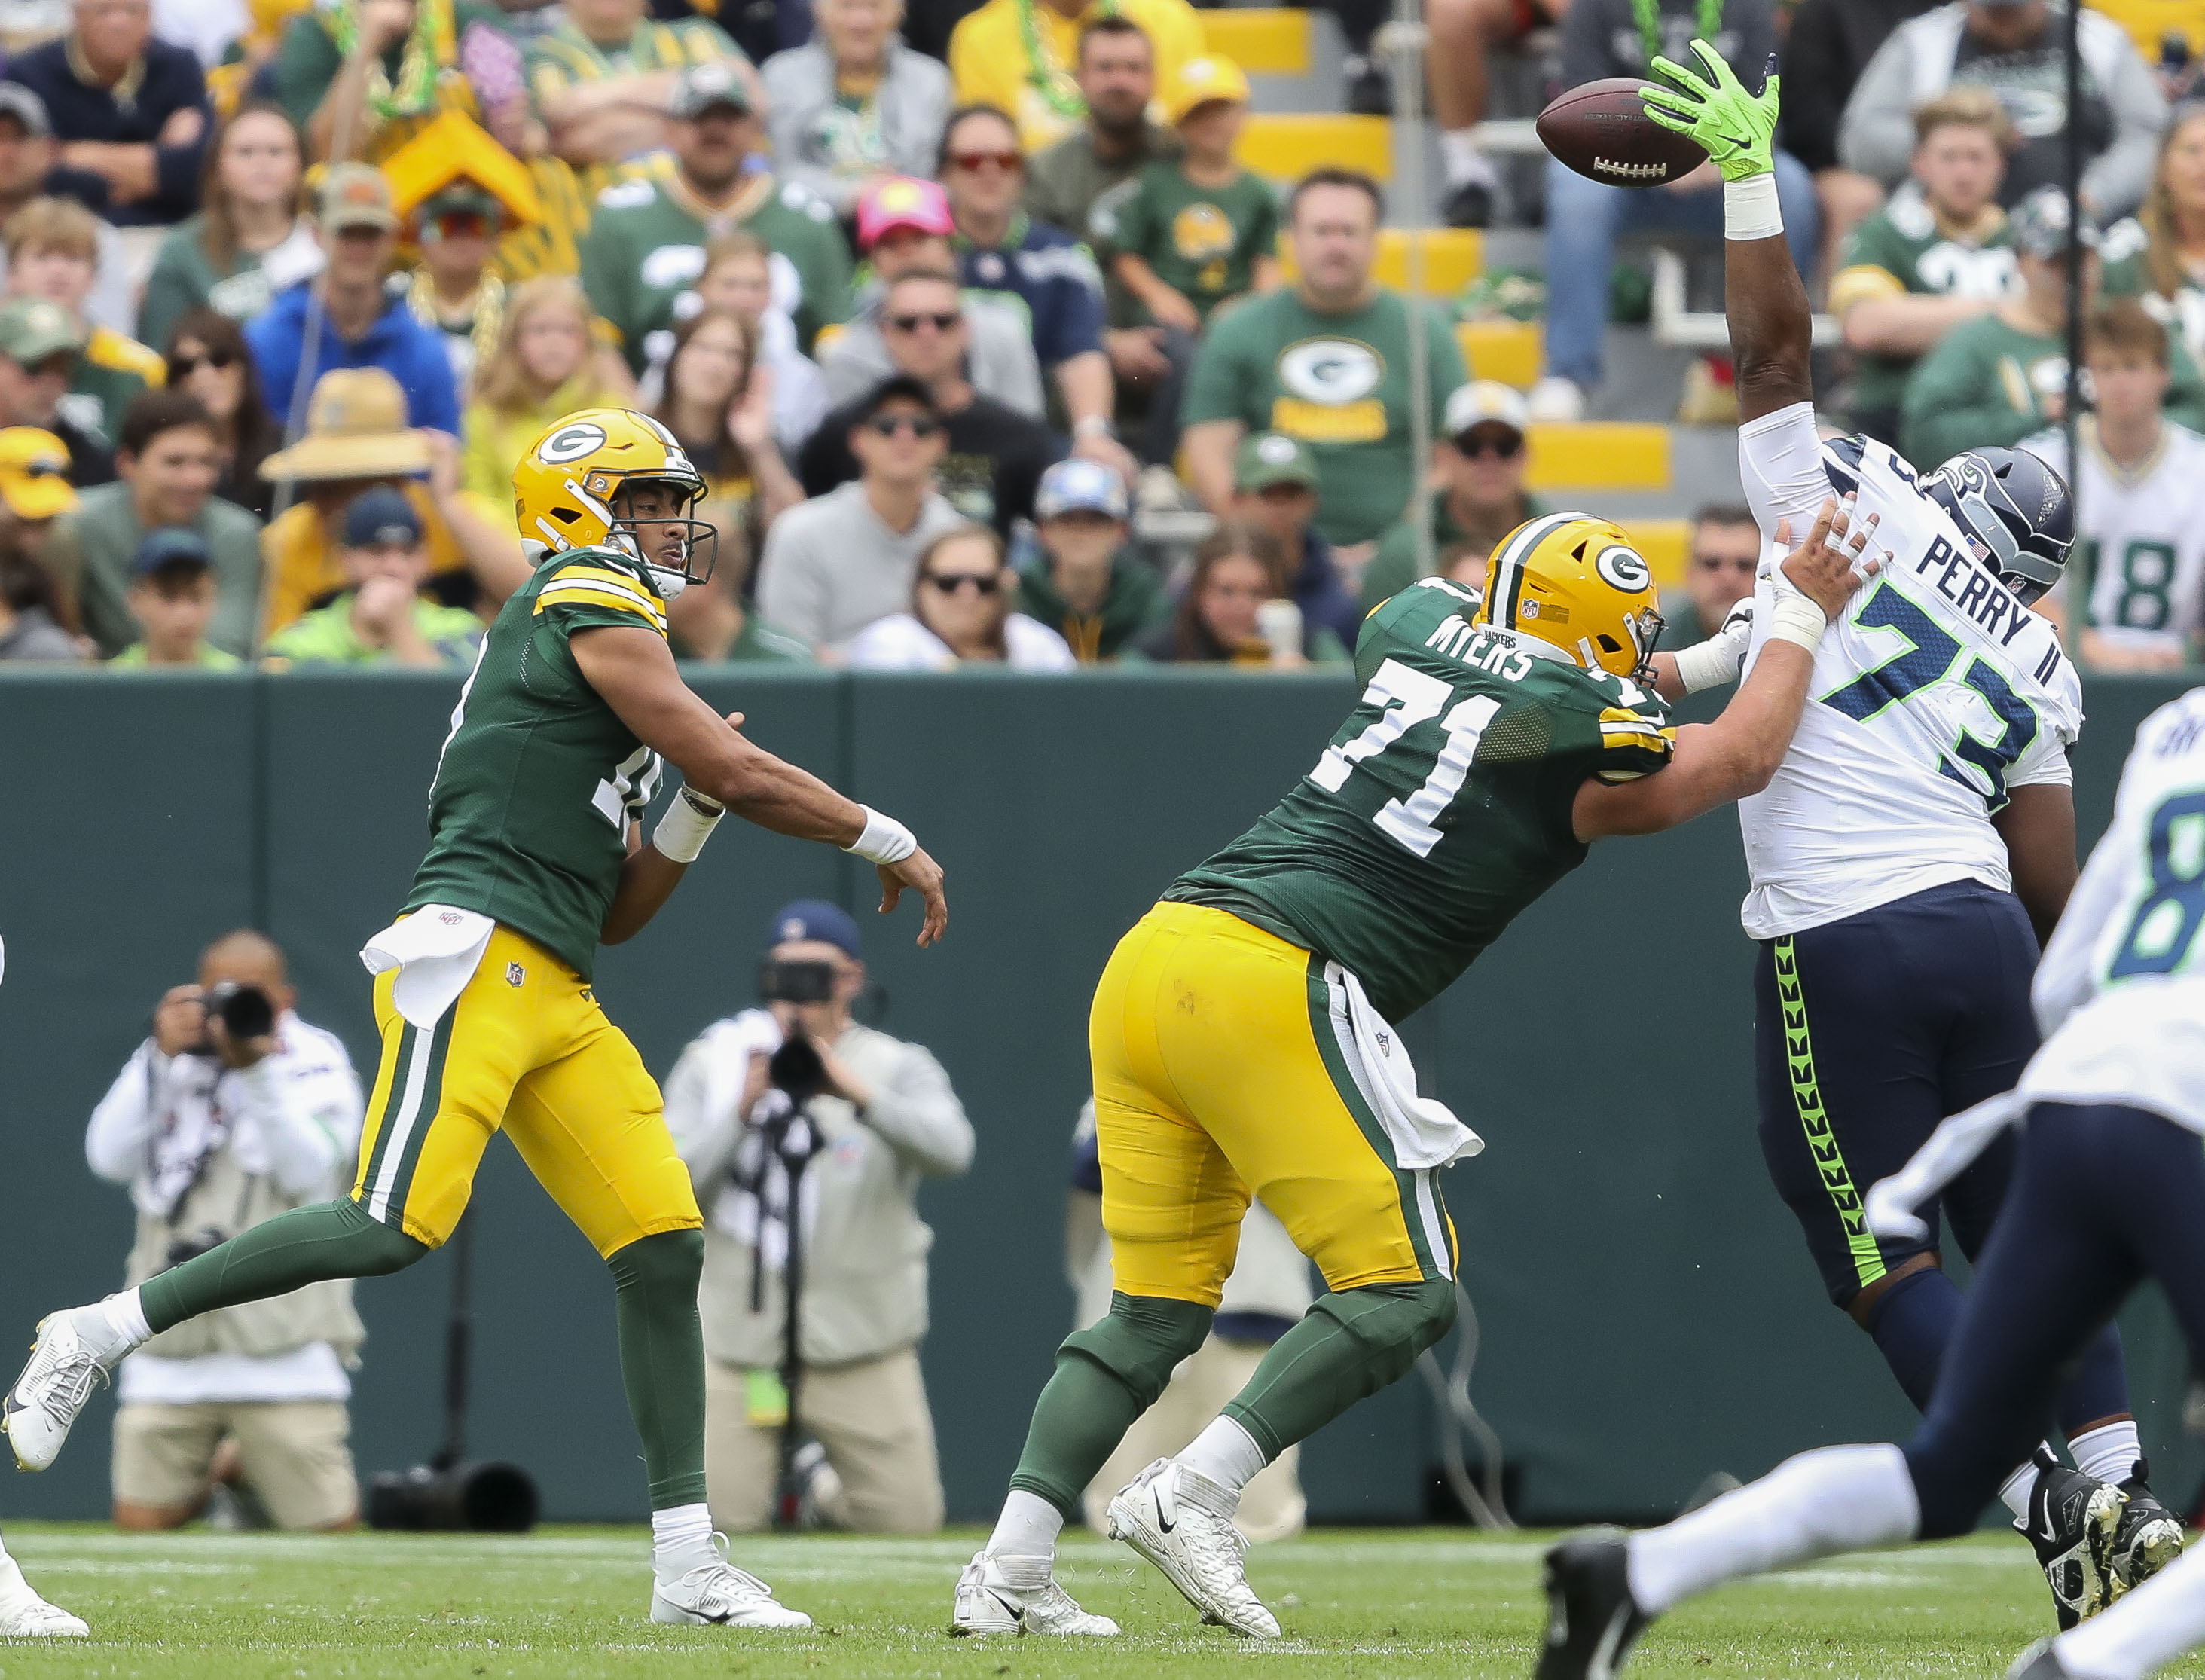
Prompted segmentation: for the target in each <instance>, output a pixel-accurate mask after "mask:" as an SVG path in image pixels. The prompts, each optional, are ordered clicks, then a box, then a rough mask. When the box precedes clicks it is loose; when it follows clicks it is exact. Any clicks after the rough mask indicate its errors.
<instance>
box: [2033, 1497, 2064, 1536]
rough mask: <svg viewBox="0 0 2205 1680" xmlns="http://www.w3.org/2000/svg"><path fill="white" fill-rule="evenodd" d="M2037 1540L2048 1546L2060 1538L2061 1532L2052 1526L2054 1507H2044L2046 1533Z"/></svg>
mask: <svg viewBox="0 0 2205 1680" xmlns="http://www.w3.org/2000/svg"><path fill="white" fill-rule="evenodd" d="M2036 1538H2037V1539H2039V1540H2044V1541H2046V1542H2047V1544H2048V1543H2051V1542H2053V1541H2056V1540H2058V1539H2059V1530H2058V1529H2055V1528H2053V1526H2052V1507H2051V1506H2050V1505H2047V1506H2045V1507H2044V1532H2043V1533H2042V1534H2041V1535H2037V1536H2036Z"/></svg>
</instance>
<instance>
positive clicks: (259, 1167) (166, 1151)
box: [84, 930, 366, 1529]
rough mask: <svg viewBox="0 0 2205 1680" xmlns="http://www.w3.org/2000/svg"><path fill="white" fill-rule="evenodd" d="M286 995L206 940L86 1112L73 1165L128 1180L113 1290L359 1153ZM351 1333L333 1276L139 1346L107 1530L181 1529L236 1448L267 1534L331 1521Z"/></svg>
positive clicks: (338, 1055)
mask: <svg viewBox="0 0 2205 1680" xmlns="http://www.w3.org/2000/svg"><path fill="white" fill-rule="evenodd" d="M294 1000H295V994H294V992H293V991H292V989H291V987H290V985H289V983H288V979H287V977H286V975H285V972H284V965H283V953H282V952H281V951H279V950H278V949H277V948H276V946H275V945H274V943H273V942H272V941H270V940H268V939H266V938H265V937H264V936H263V935H259V934H257V933H253V932H250V931H246V930H241V931H239V932H236V933H230V934H225V935H223V937H222V938H220V939H218V940H217V941H215V942H214V943H213V944H212V945H210V946H209V947H207V948H206V950H205V952H204V953H201V955H200V957H199V982H198V983H197V984H196V985H190V986H175V987H171V988H169V992H168V993H167V994H166V995H165V996H163V998H162V1000H161V1001H160V1003H159V1004H158V1006H156V1007H155V1009H154V1011H153V1031H152V1036H151V1037H149V1038H148V1039H146V1042H144V1043H143V1044H141V1045H140V1046H139V1047H138V1049H137V1052H136V1054H134V1055H133V1056H132V1057H131V1058H130V1060H128V1062H127V1063H125V1064H124V1065H123V1068H122V1072H121V1073H119V1074H117V1075H116V1080H115V1083H114V1084H113V1085H112V1086H111V1087H110V1089H109V1090H108V1093H107V1095H106V1096H105V1097H104V1098H103V1099H102V1100H101V1101H100V1104H99V1107H97V1108H95V1109H94V1110H93V1111H92V1125H91V1127H90V1129H89V1130H88V1131H86V1134H85V1140H84V1152H85V1158H86V1161H89V1162H90V1163H91V1166H92V1171H93V1172H96V1173H98V1175H99V1176H100V1177H101V1178H105V1179H108V1180H109V1181H110V1182H111V1183H114V1184H128V1186H129V1187H130V1197H131V1200H132V1202H134V1203H135V1204H136V1206H137V1209H138V1232H137V1239H136V1241H135V1243H134V1244H133V1246H132V1248H131V1250H130V1260H129V1273H130V1275H129V1278H128V1283H129V1284H131V1285H135V1284H138V1283H140V1282H142V1281H143V1280H144V1279H147V1278H150V1277H152V1275H153V1274H154V1273H157V1272H160V1271H162V1270H164V1269H165V1268H167V1267H170V1266H174V1265H176V1264H178V1263H179V1262H181V1261H185V1260H188V1259H190V1258H192V1257H193V1256H195V1255H199V1254H203V1253H205V1251H206V1250H209V1249H211V1248H212V1247H214V1246H215V1245H216V1244H217V1243H221V1242H223V1241H225V1240H226V1239H228V1238H231V1237H234V1236H235V1235H236V1234H237V1233H238V1232H241V1231H244V1230H246V1229H247V1228H249V1227H250V1226H256V1225H259V1224H260V1223H262V1222H263V1221H264V1220H269V1219H271V1218H273V1217H274V1216H275V1215H276V1214H281V1213H283V1212H286V1211H288V1209H290V1208H296V1207H300V1206H302V1205H304V1204H305V1203H307V1202H322V1201H327V1200H328V1199H329V1198H330V1197H331V1196H338V1195H342V1193H343V1190H344V1183H345V1181H346V1180H347V1179H348V1178H349V1177H350V1176H351V1173H352V1169H353V1165H354V1161H355V1160H356V1159H357V1158H358V1155H359V1151H360V1124H361V1120H362V1115H363V1104H362V1101H361V1097H360V1080H359V1078H358V1077H357V1076H356V1075H355V1074H354V1072H353V1066H352V1060H351V1058H349V1057H348V1056H347V1055H346V1054H345V1048H344V1046H343V1045H342V1043H340V1042H338V1041H337V1039H336V1036H334V1035H333V1034H330V1033H328V1032H324V1030H322V1029H321V1028H319V1027H312V1026H308V1025H307V1024H306V1023H305V1022H304V1021H301V1020H300V1018H298V1016H297V1015H295V1014H294V1013H293V1012H292V1005H293V1003H294ZM365 1337H366V1331H365V1330H364V1329H363V1328H362V1327H361V1325H360V1319H359V1318H358V1316H357V1315H355V1314H354V1311H353V1306H352V1285H351V1284H350V1283H349V1282H331V1283H319V1284H312V1285H308V1286H307V1287H306V1288H304V1289H300V1290H296V1291H293V1292H292V1293H290V1294H288V1295H283V1296H278V1297H276V1298H275V1299H273V1300H269V1301H257V1302H251V1303H247V1304H246V1305H243V1306H237V1307H225V1308H223V1309H220V1310H219V1311H216V1312H211V1313H208V1314H206V1315H203V1316H201V1317H199V1318H194V1319H190V1320H187V1321H186V1322H184V1323H182V1324H180V1325H178V1326H176V1327H175V1328H174V1329H172V1330H169V1331H165V1332H163V1333H162V1334H160V1335H158V1336H156V1337H155V1338H154V1339H152V1341H150V1342H148V1343H146V1345H145V1346H144V1347H143V1348H141V1349H140V1351H137V1352H135V1353H134V1354H132V1355H131V1356H129V1357H128V1359H126V1360H125V1361H123V1362H122V1369H121V1372H120V1374H118V1376H117V1378H116V1398H117V1401H118V1403H119V1404H118V1405H117V1407H116V1414H115V1463H114V1472H113V1474H114V1497H115V1523H116V1527H117V1528H120V1529H173V1528H176V1527H178V1526H179V1525H181V1524H182V1523H188V1522H189V1521H191V1520H192V1518H193V1517H196V1516H198V1515H199V1512H200V1511H202V1510H203V1509H205V1506H206V1504H207V1501H208V1499H209V1498H210V1496H211V1494H212V1493H213V1491H214V1489H215V1487H216V1485H217V1482H218V1481H223V1480H224V1479H225V1473H224V1469H223V1467H224V1466H226V1465H227V1464H228V1463H229V1462H231V1460H232V1459H233V1457H234V1459H235V1463H236V1465H237V1468H238V1471H239V1473H240V1474H241V1478H242V1480H243V1481H244V1482H245V1483H246V1484H247V1487H250V1489H251V1490H252V1492H253V1494H254V1495H255V1496H257V1498H258V1499H259V1503H260V1505H262V1507H263V1508H264V1510H265V1511H266V1512H267V1515H268V1517H269V1519H270V1521H271V1522H272V1523H274V1524H275V1525H276V1527H278V1528H282V1529H342V1528H348V1527H349V1526H350V1525H351V1524H352V1523H353V1521H354V1517H355V1516H356V1515H357V1512H358V1510H359V1505H360V1490H359V1487H358V1485H357V1483H356V1482H355V1481H354V1477H353V1466H352V1451H351V1448H350V1446H349V1445H348V1442H349V1440H350V1437H351V1432H352V1425H351V1420H350V1417H349V1416H348V1414H347V1411H346V1409H345V1402H346V1401H347V1400H348V1398H350V1397H351V1393H352V1382H351V1379H350V1378H349V1377H348V1375H347V1374H346V1372H347V1368H348V1367H350V1366H353V1365H354V1364H356V1363H357V1362H358V1360H357V1353H358V1350H359V1347H360V1342H361V1341H362V1340H363V1339H364V1338H365ZM225 1443H229V1444H230V1446H229V1450H228V1451H225Z"/></svg>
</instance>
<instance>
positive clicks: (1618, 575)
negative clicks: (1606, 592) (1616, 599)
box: [1592, 543, 1654, 595]
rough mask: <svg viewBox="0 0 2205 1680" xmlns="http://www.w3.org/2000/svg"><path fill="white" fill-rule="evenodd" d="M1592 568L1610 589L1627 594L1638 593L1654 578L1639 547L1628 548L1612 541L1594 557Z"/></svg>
mask: <svg viewBox="0 0 2205 1680" xmlns="http://www.w3.org/2000/svg"><path fill="white" fill-rule="evenodd" d="M1592 569H1593V572H1594V573H1595V574H1596V576H1598V578H1599V579H1600V580H1601V581H1602V583H1604V584H1606V585H1608V587H1609V588H1610V589H1620V590H1621V591H1623V592H1624V593H1625V594H1626V595H1637V594H1638V593H1639V592H1640V591H1643V589H1645V587H1646V586H1647V585H1649V584H1650V583H1651V582H1653V580H1654V574H1653V573H1651V572H1649V570H1648V569H1647V567H1646V561H1645V557H1644V556H1643V555H1641V554H1640V553H1639V552H1638V550H1637V549H1626V548H1625V547H1624V546H1623V545H1622V544H1621V543H1609V544H1608V547H1606V548H1604V549H1602V550H1601V551H1600V553H1599V554H1598V555H1596V557H1595V558H1594V560H1593V563H1592Z"/></svg>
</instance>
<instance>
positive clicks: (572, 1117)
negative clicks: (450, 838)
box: [352, 926, 704, 1255]
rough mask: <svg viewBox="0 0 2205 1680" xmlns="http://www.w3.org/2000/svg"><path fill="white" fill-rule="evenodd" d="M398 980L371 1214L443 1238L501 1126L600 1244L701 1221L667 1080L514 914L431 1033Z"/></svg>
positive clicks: (357, 1196)
mask: <svg viewBox="0 0 2205 1680" xmlns="http://www.w3.org/2000/svg"><path fill="white" fill-rule="evenodd" d="M396 981H397V974H396V971H390V972H389V973H385V974H383V975H381V976H379V977H377V980H376V982H375V1018H376V1021H377V1024H378V1025H379V1026H380V1027H381V1028H382V1030H383V1061H382V1064H381V1066H379V1067H378V1068H377V1070H376V1075H375V1091H374V1094H373V1095H371V1097H370V1098H369V1099H368V1104H367V1127H366V1131H365V1133H364V1134H363V1135H362V1137H361V1138H360V1175H359V1177H358V1178H357V1179H356V1180H355V1181H354V1184H353V1191H352V1199H353V1200H354V1202H359V1203H360V1205H361V1206H362V1207H363V1208H366V1210H367V1212H368V1213H369V1214H370V1215H371V1217H373V1218H375V1219H377V1220H382V1221H383V1223H385V1224H387V1225H393V1226H397V1227H398V1228H399V1229H401V1230H402V1231H403V1232H406V1234H407V1236H409V1237H412V1238H415V1239H416V1240H417V1241H419V1242H423V1243H426V1244H429V1246H430V1247H431V1248H435V1247H437V1246H439V1245H440V1244H443V1241H444V1240H445V1238H448V1237H449V1236H450V1235H451V1234H452V1231H453V1227H455V1226H457V1225H458V1224H459V1222H460V1215H461V1214H462V1213H464V1212H465V1211H466V1210H467V1197H468V1196H469V1194H470V1193H471V1192H472V1190H473V1187H474V1177H475V1167H476V1166H477V1165H478V1163H479V1162H480V1161H481V1160H482V1156H483V1151H484V1149H486V1148H487V1147H489V1144H490V1136H491V1134H492V1133H494V1132H496V1131H498V1130H500V1129H501V1128H502V1129H503V1130H504V1131H506V1133H507V1134H508V1136H509V1137H512V1139H513V1146H514V1149H518V1150H520V1158H521V1159H522V1160H523V1161H526V1162H527V1163H528V1170H529V1171H530V1172H533V1173H534V1174H535V1175H536V1178H537V1182H538V1183H539V1184H542V1185H543V1186H544V1189H545V1190H549V1191H550V1193H551V1199H552V1200H553V1201H554V1202H557V1203H558V1204H559V1206H560V1208H562V1210H563V1211H564V1212H565V1214H566V1215H567V1217H568V1219H571V1220H574V1223H575V1224H576V1225H578V1226H580V1227H581V1230H582V1234H583V1235H584V1236H585V1237H587V1238H589V1239H590V1241H591V1243H593V1244H596V1246H597V1252H598V1253H599V1254H600V1255H610V1254H612V1253H614V1252H615V1251H616V1250H620V1249H624V1248H626V1247H627V1245H628V1244H630V1243H633V1242H634V1241H635V1240H636V1239H637V1238H639V1237H649V1236H651V1235H654V1234H655V1233H657V1232H661V1231H693V1230H696V1229H698V1227H699V1226H702V1225H703V1224H704V1220H702V1219H701V1218H699V1217H698V1212H697V1196H696V1193H695V1191H694V1190H692V1189H691V1188H690V1184H689V1169H688V1168H687V1167H684V1166H683V1165H682V1164H681V1156H680V1155H678V1154H676V1153H675V1148H674V1138H673V1135H672V1134H671V1133H670V1132H669V1131H667V1129H666V1114H665V1108H664V1105H663V1102H662V1101H661V1100H660V1097H659V1095H658V1086H657V1083H655V1082H654V1081H653V1080H652V1078H651V1075H650V1074H648V1073H646V1072H645V1071H644V1066H643V1060H642V1058H641V1057H639V1056H638V1055H637V1054H636V1053H635V1047H634V1046H633V1044H631V1043H629V1042H627V1035H625V1034H624V1033H622V1032H621V1030H620V1029H619V1028H618V1027H615V1025H614V1024H612V1023H611V1022H610V1021H609V1020H607V1019H606V1018H605V1012H604V1011H603V1009H601V1008H599V1007H598V1006H597V996H596V994H594V993H593V992H592V991H591V989H590V988H589V987H587V986H585V985H584V984H583V983H582V978H581V977H580V976H579V975H578V974H576V973H575V972H574V970H573V969H571V968H569V967H568V966H567V965H566V964H565V963H563V962H562V961H561V960H560V959H558V958H556V957H555V956H553V955H552V954H551V953H550V952H549V951H547V950H546V949H544V947H542V946H540V945H538V944H537V943H536V942H535V941H533V940H532V939H529V938H528V937H526V935H522V934H518V933H515V932H514V930H513V929H510V928H507V927H502V926H501V927H499V928H498V929H496V931H495V932H493V933H492V934H491V935H490V947H489V949H488V950H486V951H485V952H484V953H483V959H482V962H481V964H480V965H478V967H477V968H476V970H475V974H474V978H473V979H472V980H470V981H469V982H467V989H466V990H465V991H463V992H461V994H460V997H459V1001H458V1002H456V1003H455V1004H454V1005H453V1006H451V1008H449V1009H448V1010H446V1011H445V1012H444V1013H443V1018H441V1019H439V1020H438V1021H437V1024H436V1027H435V1029H434V1030H431V1031H423V1030H421V1029H419V1028H418V1027H416V1026H414V1025H413V1024H412V1023H411V1022H409V1021H407V1019H406V1018H404V1017H403V1016H401V1014H399V1012H398V1011H397V1009H396V1007H395V1006H394V1005H393V1004H392V1002H391V996H390V994H391V988H392V987H393V986H394V985H395V983H396Z"/></svg>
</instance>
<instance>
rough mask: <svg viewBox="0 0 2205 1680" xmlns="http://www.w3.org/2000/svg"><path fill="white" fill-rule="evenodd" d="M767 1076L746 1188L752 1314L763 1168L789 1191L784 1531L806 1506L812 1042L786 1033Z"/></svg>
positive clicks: (815, 1057) (758, 1288) (761, 1255)
mask: <svg viewBox="0 0 2205 1680" xmlns="http://www.w3.org/2000/svg"><path fill="white" fill-rule="evenodd" d="M767 1073H768V1077H769V1078H770V1080H771V1082H772V1090H773V1091H774V1092H776V1093H778V1094H779V1095H782V1097H784V1098H785V1099H786V1101H783V1102H781V1103H777V1104H773V1105H770V1106H771V1107H772V1108H773V1109H774V1111H775V1112H772V1113H766V1114H763V1115H760V1116H759V1117H758V1118H757V1119H754V1120H753V1121H752V1125H755V1126H756V1127H757V1129H758V1136H759V1138H760V1140H761V1142H762V1143H764V1155H763V1159H762V1160H761V1161H759V1164H758V1178H759V1181H760V1182H759V1183H758V1184H754V1185H752V1186H751V1187H750V1188H751V1190H752V1194H753V1195H755V1196H757V1197H758V1208H759V1214H760V1219H759V1232H758V1237H759V1242H758V1247H757V1248H755V1249H753V1250H752V1261H753V1269H752V1273H751V1310H752V1312H758V1311H759V1310H760V1309H762V1308H763V1307H764V1303H765V1249H764V1234H765V1233H764V1208H765V1194H764V1190H765V1186H764V1178H765V1176H766V1163H767V1162H770V1161H779V1162H780V1163H781V1168H782V1172H783V1174H784V1175H785V1176H786V1178H787V1184H788V1192H787V1194H788V1202H787V1212H786V1215H785V1217H784V1220H783V1225H784V1227H785V1229H786V1230H787V1244H788V1253H787V1259H786V1260H785V1261H783V1262H782V1287H783V1289H784V1290H785V1291H786V1295H787V1304H786V1306H785V1309H784V1310H783V1311H782V1332H781V1387H782V1395H783V1396H784V1398H785V1405H784V1410H783V1411H782V1419H781V1451H780V1461H781V1473H780V1475H779V1477H778V1479H777V1481H776V1484H775V1488H774V1499H773V1526H774V1527H775V1528H776V1529H794V1528H797V1527H798V1526H799V1519H800V1517H801V1515H802V1507H803V1503H804V1487H803V1483H802V1479H801V1478H800V1477H799V1475H798V1474H797V1469H796V1457H797V1454H798V1453H799V1451H801V1450H802V1448H803V1446H804V1420H803V1410H802V1398H803V1388H804V1351H803V1350H804V1343H803V1300H804V1213H803V1207H804V1203H803V1192H804V1173H805V1168H807V1167H810V1166H811V1161H812V1157H813V1156H815V1155H817V1154H818V1153H819V1151H820V1149H821V1148H822V1147H823V1146H822V1144H821V1142H820V1137H819V1128H818V1126H817V1125H815V1124H814V1123H813V1121H812V1119H811V1113H810V1104H811V1099H812V1098H813V1097H815V1096H817V1095H819V1094H820V1093H821V1092H822V1091H823V1090H825V1089H826V1088H827V1070H826V1069H825V1067H823V1066H821V1064H820V1060H819V1053H818V1051H817V1050H816V1049H814V1048H812V1044H811V1040H810V1039H809V1038H806V1037H805V1036H803V1034H801V1033H791V1034H790V1035H789V1036H787V1038H786V1039H784V1040H783V1041H782V1046H781V1048H779V1049H778V1050H776V1051H775V1052H774V1053H773V1059H772V1060H771V1061H770V1063H769V1064H768V1066H767Z"/></svg>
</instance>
